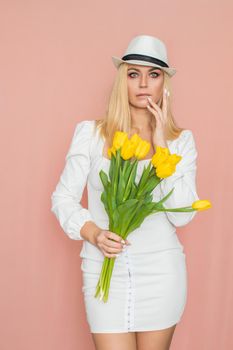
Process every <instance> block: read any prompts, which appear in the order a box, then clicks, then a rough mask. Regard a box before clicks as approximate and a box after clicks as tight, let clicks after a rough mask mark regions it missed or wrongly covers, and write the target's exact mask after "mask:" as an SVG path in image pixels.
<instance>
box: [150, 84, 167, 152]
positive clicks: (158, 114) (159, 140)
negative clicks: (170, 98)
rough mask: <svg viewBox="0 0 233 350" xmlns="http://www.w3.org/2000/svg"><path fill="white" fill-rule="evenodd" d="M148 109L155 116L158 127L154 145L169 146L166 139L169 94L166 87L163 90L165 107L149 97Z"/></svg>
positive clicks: (154, 136)
mask: <svg viewBox="0 0 233 350" xmlns="http://www.w3.org/2000/svg"><path fill="white" fill-rule="evenodd" d="M148 103H149V105H147V108H148V110H149V111H150V112H151V113H152V114H153V115H154V116H155V119H156V127H155V131H154V135H153V136H152V140H153V143H154V146H161V147H168V144H167V141H166V139H165V125H166V122H167V94H166V89H164V90H163V107H162V109H161V108H160V107H159V106H158V105H157V104H156V103H155V102H154V101H152V99H151V98H150V97H148Z"/></svg>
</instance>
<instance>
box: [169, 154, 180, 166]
mask: <svg viewBox="0 0 233 350" xmlns="http://www.w3.org/2000/svg"><path fill="white" fill-rule="evenodd" d="M181 159H182V157H181V156H179V155H178V154H175V153H174V154H171V155H170V156H169V158H168V161H169V162H170V163H172V164H174V165H176V164H177V163H179V161H180V160H181Z"/></svg>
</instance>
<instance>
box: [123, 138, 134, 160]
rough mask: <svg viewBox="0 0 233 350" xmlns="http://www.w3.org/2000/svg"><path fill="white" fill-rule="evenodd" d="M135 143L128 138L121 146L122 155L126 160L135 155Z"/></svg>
mask: <svg viewBox="0 0 233 350" xmlns="http://www.w3.org/2000/svg"><path fill="white" fill-rule="evenodd" d="M134 151H135V145H134V144H133V143H132V142H131V140H128V139H127V140H126V141H125V142H124V144H123V146H122V148H121V157H122V158H123V159H124V160H127V159H129V158H131V157H133V156H134Z"/></svg>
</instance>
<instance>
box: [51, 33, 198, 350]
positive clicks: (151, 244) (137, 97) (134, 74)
mask: <svg viewBox="0 0 233 350" xmlns="http://www.w3.org/2000/svg"><path fill="white" fill-rule="evenodd" d="M112 58H113V62H114V64H115V66H116V67H117V74H116V79H115V81H114V84H113V88H112V91H111V95H110V98H109V104H108V108H107V110H106V114H105V116H104V117H103V118H100V119H99V120H83V121H80V122H78V123H77V125H76V128H75V131H74V135H73V139H72V141H71V144H70V148H69V150H68V153H67V156H66V164H65V168H64V170H63V172H62V174H61V177H60V180H59V182H58V184H57V186H56V189H55V191H54V192H53V194H52V197H51V198H52V208H51V210H52V212H53V213H54V214H55V215H56V217H57V219H58V220H59V222H60V225H61V227H62V228H63V230H64V232H65V233H66V234H67V235H68V236H69V237H70V238H71V239H74V240H82V241H83V246H82V250H81V253H80V257H81V258H82V264H81V270H82V276H83V287H82V292H83V296H84V302H85V309H86V316H87V321H88V324H89V327H90V331H91V334H92V337H93V342H94V344H95V347H96V349H97V350H167V349H169V347H170V344H171V340H172V336H173V334H174V331H175V327H176V324H177V323H178V322H179V321H180V319H181V317H182V314H183V311H184V308H185V304H186V299H187V274H186V261H185V253H184V251H183V246H182V244H181V243H180V241H179V239H178V237H177V234H176V227H179V226H184V225H186V224H188V223H189V222H190V221H191V220H192V219H193V218H194V216H195V214H196V212H185V213H184V212H183V213H179V212H159V213H156V214H152V215H150V216H149V217H147V218H146V219H145V220H144V222H143V223H142V224H141V226H140V227H139V228H138V229H136V230H135V231H133V232H131V233H130V235H129V236H128V238H129V239H128V240H126V241H125V242H122V241H121V238H120V237H119V235H117V234H115V233H114V232H110V231H108V217H107V214H106V212H105V209H104V206H103V203H102V202H101V199H100V195H101V192H102V191H103V187H102V183H101V180H100V177H99V171H100V170H101V169H104V170H105V171H106V172H108V169H109V165H110V159H109V157H108V148H109V147H110V145H111V143H112V139H113V135H114V132H115V131H116V130H121V131H125V132H127V133H128V136H129V137H130V136H132V135H133V134H134V133H138V134H139V135H140V136H141V137H142V138H143V139H145V140H147V141H148V142H150V144H151V148H150V151H149V153H148V154H147V156H146V158H145V159H142V160H140V161H139V163H138V170H137V171H138V173H137V177H138V178H139V177H140V174H141V172H142V170H143V167H144V165H147V164H148V162H150V160H151V158H152V156H153V154H154V153H155V152H156V147H157V146H158V145H159V146H162V147H168V148H169V150H170V152H171V153H177V154H179V155H181V156H182V159H181V161H180V162H179V163H178V164H177V166H176V171H175V173H174V174H173V175H171V176H169V177H168V178H165V179H163V181H162V182H161V183H160V184H159V186H157V187H156V188H155V190H154V192H153V200H154V201H156V200H159V199H160V198H161V197H164V196H165V195H166V194H167V193H168V192H169V191H170V190H171V189H172V188H173V187H174V191H173V193H172V195H171V196H170V197H169V198H168V199H167V200H166V202H165V206H166V207H167V208H175V207H183V206H186V205H190V203H192V202H193V201H195V200H197V199H199V197H198V195H197V192H196V183H195V181H196V180H195V177H196V157H197V151H196V147H195V141H194V136H193V133H192V131H191V130H189V129H184V128H180V127H178V126H177V124H176V122H175V120H174V118H173V115H172V111H171V98H172V92H171V85H170V79H171V77H172V76H173V75H174V74H175V72H176V70H175V69H174V68H171V67H169V65H168V60H167V51H166V47H165V44H164V43H163V42H162V41H161V40H159V39H158V38H155V37H152V36H148V35H139V36H137V37H135V38H133V39H132V40H131V42H130V43H129V45H128V48H127V50H126V52H125V54H124V56H123V57H122V58H118V57H115V56H113V57H112ZM86 184H87V190H88V208H84V207H82V206H81V204H80V201H81V198H82V194H83V190H84V188H85V186H86ZM105 256H107V257H109V258H113V257H116V256H117V258H116V261H115V266H114V270H113V274H112V278H111V286H110V291H109V298H108V301H107V303H104V302H103V301H100V300H99V299H97V298H95V297H94V295H95V289H96V285H97V282H98V279H99V276H100V272H101V268H102V263H103V259H104V257H105Z"/></svg>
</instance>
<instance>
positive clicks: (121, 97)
mask: <svg viewBox="0 0 233 350" xmlns="http://www.w3.org/2000/svg"><path fill="white" fill-rule="evenodd" d="M127 69H128V64H127V63H122V64H121V65H120V66H119V68H118V70H117V74H116V78H115V80H114V83H113V87H112V91H111V93H110V97H109V102H108V106H107V110H106V113H105V115H104V117H103V119H99V120H96V128H98V129H99V132H100V135H101V136H102V137H104V138H105V139H106V141H107V143H108V145H111V144H112V140H113V136H114V133H115V131H117V130H120V131H124V132H127V133H128V135H129V136H130V131H131V127H132V123H131V115H130V107H129V101H128V87H127ZM163 72H164V86H163V88H166V89H167V90H168V91H169V93H170V95H169V98H168V104H167V124H166V130H165V134H166V138H167V139H169V140H174V139H176V138H177V137H178V136H179V135H180V133H181V131H182V130H184V129H183V128H180V127H178V126H177V124H176V122H175V119H174V117H173V115H172V111H171V99H172V88H171V82H170V76H169V75H168V74H167V73H166V72H165V71H163ZM162 100H163V99H162V98H161V99H160V101H159V103H158V105H159V107H160V108H161V109H162V104H163V101H162ZM151 126H152V130H153V131H154V130H155V127H156V121H155V119H154V118H153V119H152V124H151Z"/></svg>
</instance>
